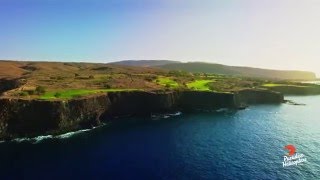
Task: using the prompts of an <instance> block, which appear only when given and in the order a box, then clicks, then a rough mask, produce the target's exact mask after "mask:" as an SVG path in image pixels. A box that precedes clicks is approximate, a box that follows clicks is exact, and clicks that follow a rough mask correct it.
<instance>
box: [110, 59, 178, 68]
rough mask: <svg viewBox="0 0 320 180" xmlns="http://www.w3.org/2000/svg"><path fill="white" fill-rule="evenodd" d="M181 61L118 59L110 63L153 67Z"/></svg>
mask: <svg viewBox="0 0 320 180" xmlns="http://www.w3.org/2000/svg"><path fill="white" fill-rule="evenodd" d="M173 63H180V62H179V61H170V60H125V61H117V62H113V63H110V64H118V65H126V66H139V67H151V66H162V65H166V64H173Z"/></svg>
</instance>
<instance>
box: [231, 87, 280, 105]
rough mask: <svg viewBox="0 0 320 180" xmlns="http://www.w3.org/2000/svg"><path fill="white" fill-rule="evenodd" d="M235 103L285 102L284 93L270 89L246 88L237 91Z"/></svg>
mask: <svg viewBox="0 0 320 180" xmlns="http://www.w3.org/2000/svg"><path fill="white" fill-rule="evenodd" d="M234 98H235V104H236V106H241V104H245V105H247V104H270V103H271V104H272V103H282V102H284V97H283V94H281V93H279V92H275V91H270V90H262V89H245V90H241V91H238V92H236V93H235V97H234Z"/></svg>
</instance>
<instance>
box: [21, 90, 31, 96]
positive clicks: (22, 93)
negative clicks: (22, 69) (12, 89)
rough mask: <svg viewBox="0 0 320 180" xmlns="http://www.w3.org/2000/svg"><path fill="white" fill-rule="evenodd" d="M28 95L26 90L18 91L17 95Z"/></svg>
mask: <svg viewBox="0 0 320 180" xmlns="http://www.w3.org/2000/svg"><path fill="white" fill-rule="evenodd" d="M28 95H29V94H28V92H26V91H22V92H20V93H19V96H28Z"/></svg>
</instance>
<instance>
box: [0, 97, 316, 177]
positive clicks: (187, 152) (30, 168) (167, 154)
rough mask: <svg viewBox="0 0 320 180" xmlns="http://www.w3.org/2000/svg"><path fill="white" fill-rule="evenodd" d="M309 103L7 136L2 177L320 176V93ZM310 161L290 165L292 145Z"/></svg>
mask: <svg viewBox="0 0 320 180" xmlns="http://www.w3.org/2000/svg"><path fill="white" fill-rule="evenodd" d="M286 99H290V100H294V101H295V102H298V103H304V104H306V105H305V106H294V105H289V104H281V105H256V106H250V107H249V108H247V109H245V110H240V111H220V112H203V111H199V112H194V113H184V112H182V113H181V114H179V113H177V114H171V115H168V116H163V117H160V118H150V117H144V118H141V117H140V118H138V117H136V118H126V119H118V120H117V121H114V122H112V123H107V124H106V125H104V126H102V127H98V128H95V129H93V130H83V131H78V132H74V133H68V134H64V135H61V136H58V137H52V136H42V137H38V138H36V139H31V140H28V139H20V140H15V141H12V142H2V143H0V179H1V180H6V179H46V180H48V179H117V180H118V179H139V180H141V179H246V180H247V179H288V180H289V179H290V180H292V179H308V180H309V179H320V118H319V108H320V96H289V97H286ZM289 144H290V145H293V146H294V147H295V148H296V153H299V154H303V156H304V158H305V159H306V161H305V162H302V163H299V164H297V165H292V166H287V167H284V166H283V162H284V156H287V154H288V151H287V150H286V149H284V147H285V146H286V145H289Z"/></svg>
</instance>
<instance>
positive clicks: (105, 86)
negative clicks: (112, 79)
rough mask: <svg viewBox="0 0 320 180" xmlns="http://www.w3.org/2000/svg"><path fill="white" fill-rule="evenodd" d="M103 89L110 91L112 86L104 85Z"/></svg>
mask: <svg viewBox="0 0 320 180" xmlns="http://www.w3.org/2000/svg"><path fill="white" fill-rule="evenodd" d="M103 87H104V88H105V89H110V88H111V86H110V84H104V86H103Z"/></svg>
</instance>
